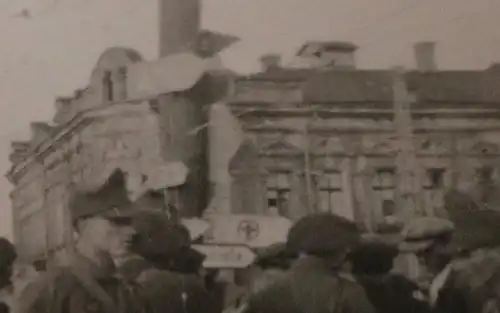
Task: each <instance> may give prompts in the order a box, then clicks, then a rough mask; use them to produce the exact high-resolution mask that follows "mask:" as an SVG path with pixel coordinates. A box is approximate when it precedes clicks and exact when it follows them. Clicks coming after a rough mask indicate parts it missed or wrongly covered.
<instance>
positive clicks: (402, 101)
mask: <svg viewBox="0 0 500 313" xmlns="http://www.w3.org/2000/svg"><path fill="white" fill-rule="evenodd" d="M392 88H393V102H394V103H393V104H394V124H395V126H396V135H397V140H396V150H397V155H396V167H397V175H396V176H397V180H398V182H397V184H396V205H397V207H398V209H399V210H400V214H401V216H402V217H403V219H405V220H406V219H407V218H410V217H411V216H414V215H418V214H420V213H421V212H422V199H421V184H420V182H419V180H420V179H419V176H420V175H419V168H418V160H417V156H416V152H415V146H414V143H413V127H412V117H411V108H410V105H411V102H412V99H411V96H410V94H409V93H408V89H407V86H406V78H405V72H404V69H403V68H401V67H396V68H395V69H394V74H393V86H392Z"/></svg>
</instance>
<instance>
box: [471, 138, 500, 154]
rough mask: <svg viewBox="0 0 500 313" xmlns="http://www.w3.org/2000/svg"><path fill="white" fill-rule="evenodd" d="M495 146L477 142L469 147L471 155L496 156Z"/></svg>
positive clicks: (496, 147)
mask: <svg viewBox="0 0 500 313" xmlns="http://www.w3.org/2000/svg"><path fill="white" fill-rule="evenodd" d="M499 150H500V149H499V147H498V145H497V144H495V143H492V142H487V141H481V140H480V141H477V142H475V143H474V144H473V145H472V146H471V147H470V153H473V154H498V152H499Z"/></svg>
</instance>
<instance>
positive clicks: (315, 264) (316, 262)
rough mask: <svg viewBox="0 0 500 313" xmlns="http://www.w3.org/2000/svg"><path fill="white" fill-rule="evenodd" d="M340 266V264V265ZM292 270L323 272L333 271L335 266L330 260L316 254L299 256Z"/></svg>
mask: <svg viewBox="0 0 500 313" xmlns="http://www.w3.org/2000/svg"><path fill="white" fill-rule="evenodd" d="M339 268H340V266H339ZM291 271H292V272H300V273H303V272H323V273H332V272H333V271H334V267H333V266H332V265H331V264H329V262H328V261H326V260H324V259H322V258H318V257H315V256H305V257H301V258H299V259H298V260H297V261H295V263H294V264H293V265H292V268H291Z"/></svg>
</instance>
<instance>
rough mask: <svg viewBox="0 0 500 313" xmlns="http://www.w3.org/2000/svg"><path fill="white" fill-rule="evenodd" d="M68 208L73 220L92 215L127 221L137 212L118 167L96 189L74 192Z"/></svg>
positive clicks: (123, 176) (123, 175)
mask: <svg viewBox="0 0 500 313" xmlns="http://www.w3.org/2000/svg"><path fill="white" fill-rule="evenodd" d="M69 210H70V212H71V219H72V221H73V222H75V221H77V220H78V219H80V218H86V217H92V216H101V217H104V218H108V219H112V220H115V221H120V220H122V221H125V220H127V221H128V220H130V219H131V217H132V216H133V215H135V214H137V212H138V208H137V206H136V205H135V204H134V203H133V202H132V201H131V200H130V199H129V198H128V192H127V186H126V178H125V174H124V173H123V171H122V170H120V169H117V170H115V171H114V172H113V173H112V174H111V175H110V176H109V178H108V179H107V181H106V183H105V184H104V185H103V186H101V187H100V188H99V189H98V190H92V191H82V190H77V191H76V192H74V193H73V194H72V195H71V197H70V201H69Z"/></svg>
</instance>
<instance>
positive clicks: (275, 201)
mask: <svg viewBox="0 0 500 313" xmlns="http://www.w3.org/2000/svg"><path fill="white" fill-rule="evenodd" d="M267 206H268V207H276V206H278V199H275V198H273V199H267Z"/></svg>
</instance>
